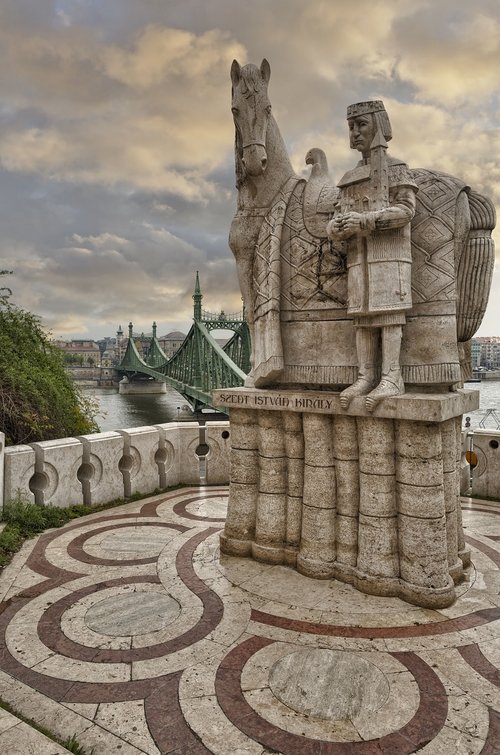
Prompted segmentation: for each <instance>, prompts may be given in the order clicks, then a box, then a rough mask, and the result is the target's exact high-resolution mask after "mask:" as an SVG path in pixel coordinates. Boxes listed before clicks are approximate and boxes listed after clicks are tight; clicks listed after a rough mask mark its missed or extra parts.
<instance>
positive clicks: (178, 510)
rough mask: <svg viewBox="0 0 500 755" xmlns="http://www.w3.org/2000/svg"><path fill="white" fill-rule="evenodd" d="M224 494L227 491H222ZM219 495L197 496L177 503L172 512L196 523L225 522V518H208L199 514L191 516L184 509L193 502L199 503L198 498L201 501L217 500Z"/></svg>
mask: <svg viewBox="0 0 500 755" xmlns="http://www.w3.org/2000/svg"><path fill="white" fill-rule="evenodd" d="M223 492H224V493H225V492H227V491H223ZM220 495H221V493H212V494H210V495H203V496H197V497H196V498H187V499H185V500H184V501H179V502H178V503H176V504H175V505H174V512H175V513H176V514H177V516H181V517H182V518H183V519H194V520H195V521H198V522H225V521H226V517H219V518H218V517H210V516H201V514H191V512H190V511H186V507H187V506H189V504H190V503H194V502H195V501H199V500H200V498H202V499H203V500H205V499H207V498H219V497H220Z"/></svg>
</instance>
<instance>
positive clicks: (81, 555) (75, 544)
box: [66, 521, 189, 566]
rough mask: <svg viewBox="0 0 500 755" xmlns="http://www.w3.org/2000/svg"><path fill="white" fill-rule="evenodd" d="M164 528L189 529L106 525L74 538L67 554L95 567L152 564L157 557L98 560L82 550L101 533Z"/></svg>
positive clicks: (182, 529) (140, 524)
mask: <svg viewBox="0 0 500 755" xmlns="http://www.w3.org/2000/svg"><path fill="white" fill-rule="evenodd" d="M136 526H138V527H166V528H167V529H172V530H177V531H178V532H186V531H187V530H188V529H189V527H185V526H184V525H182V524H172V523H169V522H141V521H139V522H135V521H134V522H128V523H127V522H124V523H123V524H108V525H106V527H98V528H96V529H95V530H92V531H90V532H82V534H81V535H78V537H75V539H74V540H72V541H71V542H70V543H69V545H68V547H67V549H66V550H67V552H68V555H69V556H71V558H74V559H75V560H77V561H81V562H82V563H84V564H95V565H96V566H121V565H124V566H139V565H141V564H154V563H155V561H156V559H157V556H150V557H148V558H130V559H126V558H99V557H98V556H92V555H91V554H90V553H86V552H85V550H84V549H83V546H84V544H85V543H86V542H87V540H90V539H91V538H92V537H95V536H96V535H100V534H102V533H103V532H111V531H113V532H114V531H115V530H119V529H123V528H124V527H136Z"/></svg>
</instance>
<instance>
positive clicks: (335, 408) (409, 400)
mask: <svg viewBox="0 0 500 755" xmlns="http://www.w3.org/2000/svg"><path fill="white" fill-rule="evenodd" d="M212 398H213V402H214V406H217V407H218V408H229V409H231V408H233V409H270V410H277V411H281V412H282V411H289V412H312V413H315V414H336V415H338V414H340V415H345V416H351V417H378V418H380V419H402V420H412V421H417V422H445V421H446V420H447V419H451V418H452V417H457V416H459V415H460V414H465V413H466V412H472V411H474V410H475V409H479V391H469V390H465V389H463V388H460V389H458V390H456V391H450V392H448V393H405V394H403V395H401V396H394V397H392V398H386V399H384V400H383V401H380V403H379V404H378V405H377V406H376V407H375V409H374V411H373V412H369V411H368V410H367V409H366V406H365V399H364V397H359V398H355V399H353V400H352V401H351V403H350V405H349V408H348V409H346V410H344V409H342V407H341V405H340V393H337V392H333V391H332V392H327V391H308V390H303V391H297V390H278V389H262V388H260V389H259V388H229V389H226V390H216V391H213V392H212Z"/></svg>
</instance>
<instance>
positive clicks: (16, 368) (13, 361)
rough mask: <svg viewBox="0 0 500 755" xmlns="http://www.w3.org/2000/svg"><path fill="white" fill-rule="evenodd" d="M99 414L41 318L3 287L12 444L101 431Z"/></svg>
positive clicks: (3, 423) (0, 320)
mask: <svg viewBox="0 0 500 755" xmlns="http://www.w3.org/2000/svg"><path fill="white" fill-rule="evenodd" d="M5 272H6V271H0V275H2V274H5ZM95 414H96V407H95V405H94V403H93V402H92V401H90V400H89V399H87V398H86V397H85V396H83V395H82V394H81V393H80V391H79V389H78V388H77V386H75V384H74V383H73V382H72V380H71V378H70V377H69V376H68V375H67V374H66V372H65V371H64V361H63V356H62V354H61V352H60V350H59V349H58V348H57V347H56V346H54V345H53V344H51V343H50V341H49V338H48V335H47V334H46V333H45V332H44V330H43V328H42V327H41V325H40V320H39V318H38V317H36V316H35V315H33V314H32V313H31V312H27V311H26V310H23V309H21V308H20V307H17V306H15V305H14V304H12V303H11V302H10V290H9V289H7V288H6V287H0V429H1V430H2V431H3V432H4V433H5V436H6V442H7V444H19V443H30V442H33V441H38V440H52V439H55V438H65V437H68V436H72V435H82V434H85V433H91V432H98V430H99V428H98V426H97V424H96V421H95Z"/></svg>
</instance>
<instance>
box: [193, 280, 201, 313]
mask: <svg viewBox="0 0 500 755" xmlns="http://www.w3.org/2000/svg"><path fill="white" fill-rule="evenodd" d="M202 299H203V295H202V293H201V288H200V276H199V274H198V270H197V271H196V282H195V284H194V294H193V301H194V307H193V309H194V312H193V317H194V319H195V320H197V321H198V322H199V321H200V320H201V300H202Z"/></svg>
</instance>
